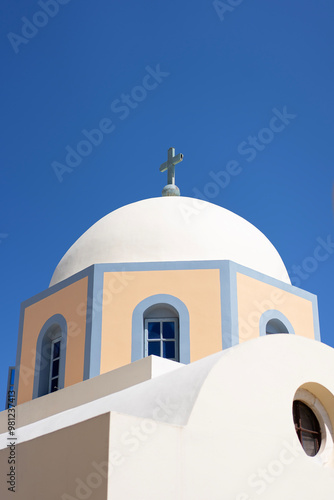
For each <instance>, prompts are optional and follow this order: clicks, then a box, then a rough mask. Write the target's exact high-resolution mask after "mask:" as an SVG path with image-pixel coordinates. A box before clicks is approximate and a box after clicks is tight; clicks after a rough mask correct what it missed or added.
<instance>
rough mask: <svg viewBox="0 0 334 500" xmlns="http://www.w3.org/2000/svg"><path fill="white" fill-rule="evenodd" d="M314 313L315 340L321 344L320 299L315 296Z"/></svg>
mask: <svg viewBox="0 0 334 500" xmlns="http://www.w3.org/2000/svg"><path fill="white" fill-rule="evenodd" d="M312 312H313V328H314V338H315V340H317V341H318V342H321V336H320V324H319V309H318V297H317V296H316V295H315V296H314V301H312Z"/></svg>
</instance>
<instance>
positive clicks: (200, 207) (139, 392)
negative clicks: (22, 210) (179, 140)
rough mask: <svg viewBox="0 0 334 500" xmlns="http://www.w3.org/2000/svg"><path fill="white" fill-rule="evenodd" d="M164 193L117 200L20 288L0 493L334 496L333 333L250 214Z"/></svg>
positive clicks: (0, 423) (236, 498)
mask: <svg viewBox="0 0 334 500" xmlns="http://www.w3.org/2000/svg"><path fill="white" fill-rule="evenodd" d="M182 160H183V155H182V154H178V155H176V154H175V149H174V148H170V149H169V150H168V159H167V161H166V162H165V163H163V164H162V165H161V167H160V171H161V172H165V171H167V185H166V186H165V187H164V188H163V191H162V196H161V197H155V198H150V199H145V200H142V201H139V202H136V203H132V204H129V205H126V206H123V207H120V208H119V209H117V210H115V211H113V212H111V213H110V214H108V215H106V216H105V217H103V218H102V219H100V220H99V221H97V222H96V223H95V224H94V225H93V226H92V227H90V228H89V229H88V230H87V231H86V232H85V233H84V234H83V235H82V236H81V237H80V238H79V239H78V240H77V241H76V242H75V243H74V244H73V245H72V246H71V247H70V249H69V250H68V251H67V252H66V253H65V255H64V257H63V258H62V259H61V261H60V262H59V263H58V265H57V267H56V268H55V271H54V273H53V276H52V279H51V282H50V285H49V287H48V288H47V289H46V290H44V291H41V292H40V293H39V294H37V295H35V296H34V297H31V298H29V299H27V300H26V301H25V302H23V303H22V305H21V315H20V324H19V334H18V345H17V358H16V365H15V367H11V368H10V370H9V377H8V401H7V402H8V404H7V409H6V410H5V411H3V412H1V413H0V470H1V474H2V478H1V482H0V498H1V499H10V498H15V499H16V500H46V499H47V500H82V499H89V498H91V499H92V500H111V499H116V500H130V499H131V500H143V499H145V500H153V499H154V500H156V499H157V498H158V499H159V500H170V499H171V498H173V499H176V500H254V499H260V498H263V499H265V500H282V499H287V500H288V499H293V500H314V499H317V500H328V499H329V498H332V497H333V494H334V449H333V437H334V434H333V428H334V350H333V349H332V348H331V347H329V346H327V345H325V344H322V343H321V339H320V327H319V317H318V306H317V297H316V296H315V295H313V294H312V293H309V292H307V291H305V290H303V289H301V288H298V287H296V286H293V285H292V284H291V282H290V279H289V275H288V273H287V270H286V268H285V265H284V263H283V261H282V259H281V257H280V255H279V253H278V252H277V250H276V248H275V247H274V246H273V245H272V244H271V242H270V241H269V240H268V239H267V238H266V236H265V235H264V234H262V233H261V232H260V231H259V230H258V229H257V228H256V227H254V226H253V225H252V224H250V223H249V222H247V221H246V220H245V219H243V218H241V217H240V216H238V215H236V214H234V213H232V212H230V211H229V210H226V209H224V208H222V207H220V206H217V205H215V204H213V203H209V202H206V201H201V200H197V199H193V198H188V197H183V196H181V195H180V190H179V188H178V187H177V186H176V184H175V166H176V165H177V164H178V163H179V162H181V161H182Z"/></svg>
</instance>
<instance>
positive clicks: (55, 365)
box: [51, 359, 59, 378]
mask: <svg viewBox="0 0 334 500" xmlns="http://www.w3.org/2000/svg"><path fill="white" fill-rule="evenodd" d="M58 375H59V359H56V360H55V361H54V362H53V363H52V374H51V377H52V378H54V377H58Z"/></svg>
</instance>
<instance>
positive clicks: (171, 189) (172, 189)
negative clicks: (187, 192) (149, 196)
mask: <svg viewBox="0 0 334 500" xmlns="http://www.w3.org/2000/svg"><path fill="white" fill-rule="evenodd" d="M161 194H162V196H180V190H179V188H178V187H177V186H175V184H167V185H166V186H165V187H164V188H163V190H162V193H161Z"/></svg>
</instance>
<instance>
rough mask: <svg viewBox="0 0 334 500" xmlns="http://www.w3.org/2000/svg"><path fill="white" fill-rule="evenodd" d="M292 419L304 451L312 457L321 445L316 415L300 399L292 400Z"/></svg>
mask: <svg viewBox="0 0 334 500" xmlns="http://www.w3.org/2000/svg"><path fill="white" fill-rule="evenodd" d="M293 420H294V423H295V428H296V432H297V435H298V438H299V441H300V443H301V445H302V447H303V449H304V451H305V453H306V454H307V455H308V456H310V457H314V456H315V455H316V454H317V453H318V451H319V449H320V445H321V430H320V424H319V422H318V419H317V417H316V416H315V414H314V413H313V411H312V410H311V408H309V407H308V406H307V405H306V404H305V403H303V402H302V401H294V402H293Z"/></svg>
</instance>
